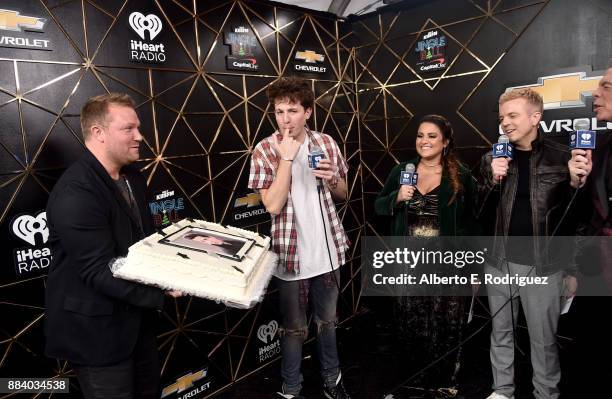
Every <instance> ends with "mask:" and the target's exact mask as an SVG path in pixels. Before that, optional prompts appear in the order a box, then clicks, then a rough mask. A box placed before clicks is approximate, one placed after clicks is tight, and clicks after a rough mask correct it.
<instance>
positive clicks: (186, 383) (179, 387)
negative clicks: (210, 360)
mask: <svg viewBox="0 0 612 399" xmlns="http://www.w3.org/2000/svg"><path fill="white" fill-rule="evenodd" d="M206 374H207V370H206V369H204V370H200V371H196V372H195V373H191V374H187V375H184V376H182V377H181V378H179V379H178V380H176V382H175V383H174V384H172V385H169V386H167V387H165V388H164V390H163V391H162V395H161V397H162V398H165V397H166V396H168V395H172V394H173V393H179V392H183V391H184V390H186V389H188V388H191V387H192V386H193V383H194V382H196V381H198V380H201V379H202V378H204V377H206Z"/></svg>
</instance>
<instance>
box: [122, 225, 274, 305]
mask: <svg viewBox="0 0 612 399" xmlns="http://www.w3.org/2000/svg"><path fill="white" fill-rule="evenodd" d="M185 227H194V228H204V229H207V230H209V231H214V232H219V233H223V234H231V235H233V236H239V237H242V238H245V239H249V240H253V241H254V242H255V244H254V245H252V246H251V247H250V248H249V250H248V251H247V252H246V254H245V256H244V257H243V258H242V260H238V259H230V258H227V257H224V256H219V255H218V254H215V253H206V252H200V251H196V250H191V249H188V248H181V247H176V246H172V245H167V244H164V243H160V242H159V241H160V240H162V239H163V238H164V237H169V236H172V234H173V233H175V232H177V231H179V230H181V229H182V228H185ZM185 231H187V230H185ZM163 233H164V234H159V233H156V234H153V235H151V236H149V237H147V238H145V239H143V240H141V241H139V242H138V243H136V244H134V245H132V246H131V247H130V249H129V254H128V257H127V260H126V262H125V263H124V264H123V265H122V266H121V267H119V268H118V269H117V270H116V271H115V272H114V274H115V276H117V277H121V278H124V279H128V280H133V281H138V282H142V283H145V284H150V285H156V286H159V287H163V288H166V289H174V290H180V291H183V292H185V293H188V294H191V295H195V296H200V297H204V298H208V299H213V300H217V301H222V302H225V303H226V304H228V305H230V306H236V307H250V306H252V305H253V304H254V303H255V302H257V301H259V300H260V299H261V297H262V296H263V294H264V291H265V288H266V286H267V283H268V281H269V280H270V277H271V274H272V271H273V269H274V267H275V265H276V255H274V254H273V253H272V252H270V251H269V248H270V238H269V237H265V236H261V235H259V234H257V233H254V232H252V231H248V230H243V229H239V228H236V227H230V226H228V227H224V226H221V225H219V224H216V223H210V222H206V221H203V220H193V221H191V220H187V219H184V220H182V221H180V222H178V223H175V224H173V225H171V226H169V227H167V228H165V229H164V230H163Z"/></svg>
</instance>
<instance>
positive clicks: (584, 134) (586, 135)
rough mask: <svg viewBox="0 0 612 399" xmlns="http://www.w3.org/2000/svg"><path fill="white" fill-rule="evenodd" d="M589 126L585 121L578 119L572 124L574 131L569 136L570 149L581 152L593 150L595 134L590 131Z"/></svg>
mask: <svg viewBox="0 0 612 399" xmlns="http://www.w3.org/2000/svg"><path fill="white" fill-rule="evenodd" d="M590 127H591V124H590V123H589V122H588V121H587V120H585V119H579V120H577V121H576V123H575V124H574V131H573V132H572V134H571V135H570V148H571V149H572V150H573V149H576V148H578V149H581V150H594V149H595V139H596V137H597V134H596V133H595V132H594V131H593V130H590Z"/></svg>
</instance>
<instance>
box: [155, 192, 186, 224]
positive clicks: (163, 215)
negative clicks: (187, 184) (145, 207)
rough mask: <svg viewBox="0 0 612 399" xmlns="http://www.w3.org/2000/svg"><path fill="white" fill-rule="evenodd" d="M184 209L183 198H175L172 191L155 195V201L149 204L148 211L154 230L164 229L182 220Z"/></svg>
mask: <svg viewBox="0 0 612 399" xmlns="http://www.w3.org/2000/svg"><path fill="white" fill-rule="evenodd" d="M184 209H185V204H184V198H183V197H176V196H175V195H174V190H163V191H159V192H157V193H155V201H151V202H149V211H150V212H151V216H152V217H153V225H154V226H155V228H164V227H166V226H168V225H170V224H172V223H175V222H178V221H179V220H181V219H182V216H181V214H182V211H183V210H184Z"/></svg>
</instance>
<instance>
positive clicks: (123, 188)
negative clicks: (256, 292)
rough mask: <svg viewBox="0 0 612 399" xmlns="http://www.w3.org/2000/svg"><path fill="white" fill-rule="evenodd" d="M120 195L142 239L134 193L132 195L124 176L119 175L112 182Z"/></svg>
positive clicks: (142, 233) (142, 234) (140, 221)
mask: <svg viewBox="0 0 612 399" xmlns="http://www.w3.org/2000/svg"><path fill="white" fill-rule="evenodd" d="M113 181H114V182H115V184H116V185H117V188H118V189H119V192H120V193H121V196H122V197H123V198H124V199H125V202H127V204H128V205H129V207H130V211H131V212H132V216H133V217H134V219H135V220H136V222H137V223H138V230H139V233H140V237H141V238H143V237H144V232H143V230H142V219H140V211H139V210H138V204H137V203H136V199H135V198H134V193H132V187H131V186H130V183H129V181H128V179H127V177H126V176H125V175H120V176H119V179H118V180H113Z"/></svg>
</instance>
